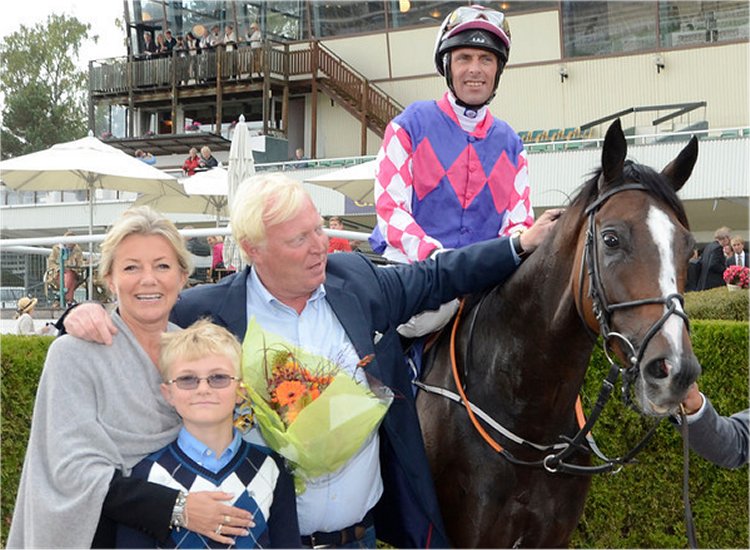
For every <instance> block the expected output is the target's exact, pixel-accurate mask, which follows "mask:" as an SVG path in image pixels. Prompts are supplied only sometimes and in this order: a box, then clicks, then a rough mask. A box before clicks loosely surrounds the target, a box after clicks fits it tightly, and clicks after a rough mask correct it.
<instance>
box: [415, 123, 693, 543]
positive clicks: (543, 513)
mask: <svg viewBox="0 0 750 550" xmlns="http://www.w3.org/2000/svg"><path fill="white" fill-rule="evenodd" d="M626 152H627V144H626V141H625V137H624V135H623V132H622V129H621V126H620V123H619V121H616V122H615V123H614V124H612V126H610V128H609V130H608V131H607V134H606V137H605V140H604V145H603V149H602V167H601V168H600V169H599V170H598V171H597V172H596V173H595V175H594V176H593V177H592V179H591V180H590V181H589V182H588V183H586V184H584V186H583V188H582V190H581V191H580V193H579V194H578V195H577V196H576V197H575V198H574V199H573V200H572V201H571V204H570V206H569V207H568V208H567V209H566V211H565V213H564V214H563V215H562V217H561V218H560V220H559V222H558V224H557V227H556V232H555V234H554V235H553V236H552V237H551V238H550V239H548V240H547V241H546V242H545V243H543V244H542V246H540V247H539V248H538V249H537V250H536V251H535V252H534V253H533V254H532V255H531V256H530V257H529V258H528V260H526V261H525V262H524V263H523V264H522V265H521V266H520V267H519V269H518V271H517V272H516V273H515V274H514V275H513V277H511V279H510V280H508V281H507V282H506V283H505V284H504V285H502V286H500V287H497V288H495V289H493V290H492V291H490V292H489V293H488V294H486V295H485V296H484V297H483V298H482V299H481V300H480V299H478V297H472V298H473V300H468V301H467V306H466V308H465V309H464V311H463V312H462V313H461V321H460V322H459V324H458V325H457V327H456V334H455V348H456V353H455V355H456V356H457V359H456V363H457V365H458V369H457V372H458V373H459V374H458V376H460V379H461V384H462V386H463V387H464V388H465V395H466V399H467V400H468V401H470V402H471V403H473V404H474V405H475V406H476V407H478V408H479V409H481V410H482V411H484V412H485V413H486V414H487V415H488V416H489V417H490V418H491V419H493V420H494V421H496V422H497V423H499V424H500V425H501V426H503V427H504V428H507V429H508V430H510V432H512V433H513V434H515V435H516V436H518V437H520V438H523V439H524V440H526V441H529V442H533V443H536V444H544V445H547V444H553V443H559V442H560V441H561V437H560V436H567V437H573V436H574V435H575V434H576V432H577V429H578V425H577V423H576V417H575V413H574V405H575V401H576V397H577V395H578V392H579V390H580V388H581V384H582V382H583V378H584V374H585V371H586V368H587V366H588V362H589V359H590V356H591V353H592V350H593V346H594V336H595V333H602V332H604V333H605V334H606V335H607V337H606V339H605V340H606V342H607V344H608V349H609V354H611V355H612V357H614V358H615V359H619V363H620V364H622V365H625V366H628V367H629V368H627V369H626V371H625V372H626V374H627V376H628V377H629V378H630V380H631V381H632V394H633V397H634V401H635V404H636V406H637V407H638V408H639V409H640V410H641V412H642V413H643V414H645V415H650V416H664V415H666V414H668V412H673V411H675V410H676V409H677V407H678V405H679V403H680V401H681V400H682V398H683V397H684V395H685V394H686V392H687V389H688V387H689V385H690V384H691V383H692V382H693V381H695V379H696V378H697V377H698V374H699V373H700V366H699V364H698V361H697V359H696V358H695V355H694V354H693V351H692V347H691V344H690V337H689V333H688V323H687V318H686V317H685V315H684V313H683V310H682V296H681V294H680V293H681V292H682V291H683V290H684V286H685V281H686V272H687V266H688V258H689V257H690V253H691V251H692V247H693V239H692V236H691V234H690V232H689V230H688V222H687V218H686V215H685V211H684V209H683V207H682V205H681V203H680V201H679V199H678V198H677V194H676V192H677V191H678V190H679V189H680V188H681V187H682V186H683V184H684V183H685V182H686V181H687V179H688V177H689V176H690V174H691V172H692V169H693V166H694V164H695V161H696V159H697V155H698V145H697V140H696V139H695V138H693V140H691V141H690V142H689V143H688V145H687V146H686V147H685V148H684V149H683V150H682V152H681V153H680V154H679V155H678V156H677V158H676V159H675V160H673V161H672V162H671V163H670V164H669V165H668V166H667V167H666V168H664V170H663V171H662V172H661V173H657V172H656V171H654V170H652V169H651V168H649V167H646V166H643V165H639V164H636V163H633V162H632V161H629V160H626ZM592 281H593V283H592ZM449 348H450V334H448V333H446V334H443V335H442V336H441V337H440V339H439V340H438V343H437V344H436V345H435V346H434V347H433V348H432V350H430V352H429V353H428V354H427V355H426V357H425V372H426V375H425V377H424V380H423V381H424V382H425V383H426V384H430V385H432V386H434V387H440V388H446V389H449V390H451V391H452V392H457V391H458V389H457V387H456V383H455V382H454V375H453V374H452V368H451V360H450V349H449ZM614 366H615V370H614V372H615V373H617V368H616V367H617V362H615V363H614ZM625 376H626V375H623V378H625ZM417 408H418V412H419V417H420V422H421V424H422V433H423V436H424V441H425V446H426V449H427V454H428V456H429V459H430V464H431V468H432V473H433V477H434V480H435V486H436V490H437V493H438V498H439V500H440V506H441V509H442V512H443V519H444V521H445V524H446V529H447V531H448V535H449V537H450V538H451V541H452V543H453V544H454V546H456V547H463V548H472V547H484V548H512V547H563V546H567V544H568V541H569V539H570V536H571V534H572V532H573V530H574V529H575V526H576V525H577V523H578V519H579V517H580V515H581V513H582V511H583V505H584V500H585V498H586V494H587V492H588V488H589V482H590V476H586V475H572V474H570V473H565V472H560V471H555V472H552V471H549V470H548V469H547V468H545V467H544V466H546V464H547V463H546V462H544V464H543V465H542V464H541V462H543V459H544V458H545V454H547V452H546V451H541V450H539V449H537V448H532V447H530V446H528V445H519V444H517V443H514V442H513V441H512V440H510V439H508V438H506V437H503V436H501V435H499V434H497V433H496V432H493V433H494V436H493V437H494V439H495V440H497V442H498V443H500V445H502V446H503V448H504V449H506V450H507V451H509V452H510V453H512V456H514V457H516V458H517V459H520V460H523V461H529V462H534V463H536V466H529V465H517V464H515V463H512V462H511V461H509V460H508V459H507V458H506V457H505V456H500V455H499V454H498V453H497V452H496V451H495V450H493V448H491V447H490V445H489V444H488V443H486V442H485V441H483V439H482V438H481V437H480V435H479V434H478V433H477V431H476V430H475V428H474V427H473V426H472V423H471V421H470V419H469V416H468V413H467V410H466V408H465V407H464V406H463V405H460V404H457V403H455V402H454V401H451V400H449V399H446V398H445V397H442V396H439V395H433V394H431V393H426V392H424V391H420V393H419V395H418V397H417ZM483 425H484V427H485V429H487V431H488V432H489V431H490V428H487V424H483ZM570 462H571V463H572V464H577V465H583V466H585V465H587V464H590V457H589V455H588V454H587V453H584V452H577V453H575V454H573V455H572V456H571V458H570ZM551 470H554V468H551Z"/></svg>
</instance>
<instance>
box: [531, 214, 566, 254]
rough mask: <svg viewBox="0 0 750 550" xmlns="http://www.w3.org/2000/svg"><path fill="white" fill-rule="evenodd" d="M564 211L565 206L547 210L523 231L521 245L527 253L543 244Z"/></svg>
mask: <svg viewBox="0 0 750 550" xmlns="http://www.w3.org/2000/svg"><path fill="white" fill-rule="evenodd" d="M563 212H565V209H564V208H553V209H551V210H545V211H544V213H543V214H542V215H541V216H539V218H538V219H537V220H536V221H535V222H534V225H532V226H531V227H529V228H528V229H527V230H526V231H524V232H523V233H521V247H522V248H523V250H524V251H525V252H526V253H527V254H530V253H532V252H534V250H536V247H537V246H539V245H540V244H542V242H543V241H544V240H545V239H546V238H547V236H548V235H549V234H550V233H551V232H552V230H553V229H554V227H555V225H556V224H557V220H558V218H559V217H560V216H561V215H562V213H563Z"/></svg>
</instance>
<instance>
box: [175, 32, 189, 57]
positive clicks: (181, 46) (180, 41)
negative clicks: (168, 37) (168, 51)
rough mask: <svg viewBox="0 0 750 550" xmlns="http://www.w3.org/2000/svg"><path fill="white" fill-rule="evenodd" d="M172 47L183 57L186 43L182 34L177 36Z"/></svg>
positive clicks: (185, 51) (185, 53)
mask: <svg viewBox="0 0 750 550" xmlns="http://www.w3.org/2000/svg"><path fill="white" fill-rule="evenodd" d="M174 49H175V51H176V52H177V55H178V56H179V57H185V56H186V55H187V44H186V43H185V38H184V37H183V36H182V35H178V36H177V40H176V42H175V45H174Z"/></svg>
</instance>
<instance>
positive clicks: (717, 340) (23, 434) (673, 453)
mask: <svg viewBox="0 0 750 550" xmlns="http://www.w3.org/2000/svg"><path fill="white" fill-rule="evenodd" d="M733 294H738V293H733ZM50 342H51V338H44V337H33V336H31V337H29V336H10V335H3V336H1V337H0V352H1V355H0V361H1V363H2V434H1V435H2V438H1V442H2V448H1V450H2V489H3V490H2V518H3V522H2V531H1V533H0V546H2V547H4V546H5V540H6V537H7V533H8V526H9V525H10V520H11V517H12V513H13V502H14V499H15V493H16V489H17V486H18V479H19V476H20V473H21V465H22V464H23V455H24V452H25V448H26V442H27V440H28V427H29V422H30V419H31V411H32V407H33V400H34V394H35V391H36V385H37V380H38V378H39V374H40V372H41V368H42V364H43V362H44V355H45V353H46V350H47V347H48V346H49V343H50ZM693 346H694V349H695V353H696V355H697V356H698V359H699V360H700V361H701V364H702V365H703V368H704V372H703V375H702V376H701V380H700V386H701V389H702V390H703V391H704V392H705V393H706V395H708V396H710V398H711V400H712V402H713V403H714V404H715V406H716V408H717V409H718V410H719V412H721V413H723V414H731V413H732V412H735V411H737V410H740V409H743V408H746V407H747V406H748V399H747V393H748V325H747V323H739V322H723V321H719V322H706V321H695V322H693ZM605 375H606V366H605V363H604V359H603V357H602V354H601V352H599V351H598V350H597V351H596V352H595V353H594V356H593V358H592V363H591V366H590V368H589V372H588V374H587V378H586V384H585V387H584V392H583V395H584V406H585V407H587V408H588V406H589V405H590V403H589V401H590V400H594V399H595V398H596V395H597V394H598V391H599V386H600V383H601V380H602V378H604V376H605ZM61 421H64V419H61ZM648 424H649V423H648V421H645V420H643V419H642V418H641V417H640V416H639V415H637V414H636V413H634V412H632V411H630V410H628V409H625V408H624V407H623V406H622V404H621V403H619V402H617V400H616V397H615V396H613V399H612V400H611V401H610V403H609V405H608V406H607V408H606V409H605V413H604V414H603V415H602V417H601V419H600V421H599V422H598V423H597V425H596V427H595V430H594V435H595V436H596V439H597V442H598V443H599V445H600V446H601V447H602V449H603V450H604V452H605V453H607V454H609V455H610V456H619V455H621V454H622V453H623V452H625V451H626V450H627V449H629V448H630V446H631V445H633V444H634V443H635V442H636V441H637V440H638V436H640V435H642V434H643V433H644V430H645V429H646V428H647V427H648ZM681 479H682V447H681V439H680V436H679V434H678V433H677V430H676V429H675V428H674V427H672V426H671V425H670V424H669V423H668V422H667V421H664V422H663V423H662V425H661V426H660V428H659V430H658V432H657V434H656V436H655V437H654V438H653V439H652V441H651V442H650V443H649V445H648V446H647V447H646V449H645V450H644V451H642V452H641V454H640V455H639V456H638V464H634V465H631V466H628V467H626V468H624V469H623V470H622V471H621V472H620V473H619V474H616V475H611V474H604V475H598V476H596V477H594V479H593V483H592V487H591V492H590V493H589V497H588V500H587V502H586V508H585V511H584V515H583V517H582V519H581V522H580V524H579V526H578V529H577V530H576V532H575V534H574V537H573V540H572V541H571V545H572V546H574V547H578V548H635V547H641V548H681V547H685V546H687V538H686V536H685V527H684V521H683V505H682V494H681ZM690 491H691V503H692V506H693V513H694V516H695V524H696V532H697V537H698V543H699V545H700V546H701V547H704V548H748V468H741V469H739V470H724V469H721V468H718V467H716V466H714V465H712V464H710V463H708V462H706V461H705V460H703V459H701V458H700V457H698V456H696V455H695V454H693V453H691V457H690ZM550 519H552V518H550Z"/></svg>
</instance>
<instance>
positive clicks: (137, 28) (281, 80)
mask: <svg viewBox="0 0 750 550" xmlns="http://www.w3.org/2000/svg"><path fill="white" fill-rule="evenodd" d="M468 3H478V4H485V5H489V6H492V7H495V8H501V9H503V10H505V11H506V13H507V16H508V20H509V23H510V27H511V31H512V39H513V45H512V50H511V53H510V60H509V63H508V65H507V68H506V70H505V73H504V74H503V77H502V79H501V82H500V87H499V92H498V94H497V96H496V98H495V99H494V100H493V103H492V104H491V106H490V108H491V110H492V112H493V113H494V114H495V115H496V116H498V117H500V118H502V119H503V120H506V121H507V122H509V123H510V124H511V126H513V127H514V128H515V129H516V130H517V131H518V132H519V134H520V135H521V137H522V138H523V140H524V142H525V143H526V146H527V149H528V151H529V159H530V160H529V165H530V173H531V185H532V202H533V203H534V206H535V209H536V210H537V213H538V212H539V211H540V210H542V209H545V208H549V207H554V206H560V205H563V204H564V203H565V201H566V200H567V198H568V197H569V196H570V195H571V194H572V193H573V192H574V190H575V188H576V187H577V186H578V185H579V184H580V183H581V182H582V181H583V178H584V177H585V176H586V175H587V174H588V173H589V171H590V170H591V169H593V168H594V167H595V166H596V165H597V164H598V158H597V157H598V148H599V146H600V144H601V138H602V137H603V133H604V131H605V130H606V128H607V126H608V124H609V123H610V122H611V121H612V120H613V119H614V118H620V119H621V120H622V123H623V127H624V128H625V129H626V133H627V135H628V138H629V141H630V143H631V145H632V147H631V154H633V155H638V157H637V158H638V160H639V161H641V162H646V163H649V164H652V165H654V166H659V165H660V163H661V159H662V158H663V159H665V162H666V159H669V158H671V156H673V155H672V152H673V151H674V150H675V149H676V148H679V146H680V141H683V142H684V140H686V139H688V138H689V136H690V135H693V134H697V135H699V136H700V138H701V153H700V157H699V161H698V166H697V167H696V174H695V176H694V178H693V179H692V180H691V182H690V183H689V185H688V186H687V187H686V189H685V190H684V191H683V192H682V193H681V196H682V198H683V199H684V200H685V202H686V206H687V210H688V215H689V217H690V222H691V228H692V230H693V231H694V233H695V234H696V237H697V239H698V241H699V242H707V241H709V240H711V234H712V233H713V230H714V229H715V228H716V227H718V226H720V225H725V224H726V225H730V226H731V227H732V228H733V229H734V230H736V231H737V232H738V233H740V234H742V235H744V236H745V237H746V238H747V237H748V195H749V193H748V178H749V174H748V164H749V156H750V155H749V153H748V151H750V135H749V131H748V128H750V112H749V110H750V97H749V95H750V94H749V93H748V75H747V70H748V49H749V46H750V42H749V40H748V39H749V32H748V29H749V22H750V13H749V11H750V7H749V5H748V2H746V1H744V0H742V1H720V2H719V1H711V2H706V1H690V0H687V1H682V0H681V1H672V0H659V1H650V0H649V1H636V2H619V1H611V2H605V1H601V2H573V1H569V0H568V1H557V2H552V1H544V2H531V1H523V2H519V1H508V2H502V3H500V2H483V1H477V2H455V1H453V2H451V1H449V2H444V1H429V0H428V1H418V0H413V1H408V0H400V1H394V0H383V1H370V2H355V1H338V2H312V1H309V0H292V1H285V2H271V1H235V2H230V1H223V2H222V1H218V2H194V1H187V0H169V1H167V0H149V1H145V0H126V1H125V2H124V3H123V4H124V13H123V16H124V17H123V21H124V22H125V24H124V28H123V37H124V38H125V39H126V42H127V44H128V51H127V56H124V57H122V58H117V59H95V60H91V61H90V65H89V67H90V68H89V77H90V80H89V90H90V109H89V118H90V126H91V129H92V130H93V131H94V133H95V135H97V136H102V137H103V138H104V139H105V140H106V141H108V142H110V143H112V144H113V145H115V146H119V147H121V148H122V149H124V150H126V151H129V150H130V149H132V148H133V147H136V144H137V145H138V148H142V149H144V150H149V149H153V151H152V152H153V153H154V154H156V155H157V159H158V162H157V167H159V168H163V169H167V170H174V169H176V168H177V167H179V166H180V165H181V163H182V160H183V159H184V157H185V156H187V152H188V148H189V146H190V145H191V144H194V143H200V142H202V141H205V142H207V143H209V142H210V144H211V147H212V149H213V150H214V154H215V156H217V158H219V159H220V160H222V161H224V163H225V164H226V154H227V150H228V143H229V141H228V140H229V139H231V136H232V132H233V127H234V126H233V124H234V123H235V122H236V120H237V119H238V117H239V115H240V114H243V115H244V116H245V118H246V119H247V120H248V121H249V124H250V126H251V128H252V131H253V133H254V134H255V136H254V139H256V142H257V150H256V153H257V156H256V161H257V162H258V163H259V166H261V167H263V166H265V167H266V168H267V169H277V168H278V169H283V168H292V167H293V166H287V165H286V161H287V160H288V159H290V158H292V157H293V152H294V150H295V149H296V148H298V147H301V148H303V149H304V150H305V152H306V154H307V156H309V157H310V158H311V159H315V160H313V161H312V163H311V165H310V167H309V169H306V170H300V171H296V172H295V173H294V175H295V176H298V177H300V179H306V178H307V177H308V176H309V177H312V176H314V175H319V174H321V173H325V172H326V171H332V170H335V169H337V166H336V165H335V164H345V163H341V162H332V159H353V160H352V162H356V161H357V160H358V159H359V160H366V159H371V158H372V156H373V155H375V154H376V153H377V150H378V148H379V146H380V143H381V138H382V134H383V130H384V128H385V125H386V124H387V122H388V121H389V120H390V118H392V117H393V116H394V115H395V114H397V113H398V112H400V110H401V109H403V107H404V106H406V105H408V104H410V103H411V102H413V101H417V100H425V99H437V98H439V97H440V96H441V95H442V94H443V93H444V91H445V82H444V80H443V79H442V78H441V77H439V76H438V75H437V73H436V71H435V68H434V65H433V47H434V43H435V34H436V32H437V29H438V26H439V24H440V22H441V21H442V18H443V17H445V15H446V14H447V13H448V12H449V11H450V10H452V9H453V8H455V7H457V6H459V5H466V4H468ZM501 4H502V6H501ZM252 22H258V23H259V24H260V27H261V30H262V34H263V41H262V44H261V47H260V48H250V45H249V44H248V43H246V42H244V41H243V37H244V36H245V34H246V31H247V29H248V27H249V25H250V24H251V23H252ZM227 25H232V26H233V28H234V29H235V33H236V36H237V43H235V44H233V45H232V46H231V47H227V46H224V45H220V46H217V47H216V48H212V49H206V50H205V51H203V52H201V53H200V54H198V55H196V56H189V55H182V54H181V53H179V52H177V51H173V52H172V53H171V54H169V55H166V56H161V57H155V56H148V55H146V54H145V52H144V51H143V38H142V35H143V33H144V32H152V33H159V32H163V31H164V30H166V29H170V30H171V31H172V33H173V34H174V35H175V36H177V35H186V34H187V33H188V32H193V33H194V34H200V33H205V32H209V30H210V29H211V28H212V27H214V26H218V27H219V28H220V29H221V30H222V31H223V29H224V28H225V27H226V26H227ZM129 148H130V149H129ZM347 163H348V161H347ZM97 193H99V194H100V196H97V203H98V204H99V205H101V206H100V207H98V211H97V218H96V219H95V225H96V227H97V230H98V231H104V229H105V228H106V226H107V225H108V223H109V221H111V219H113V217H114V216H116V215H117V213H119V211H121V210H122V209H124V208H126V207H127V206H128V205H129V204H130V203H132V200H133V199H134V197H131V196H127V195H122V194H119V195H118V194H117V193H115V192H110V191H106V190H100V191H97ZM77 200H80V197H75V196H70V195H68V194H63V193H60V192H57V193H40V192H37V193H27V194H24V193H15V192H9V191H7V190H5V189H2V190H1V191H0V202H1V203H2V204H1V205H0V208H2V227H0V231H1V232H2V236H3V238H8V237H23V236H38V235H55V234H62V233H63V229H67V228H73V229H74V230H79V232H81V233H83V232H84V227H85V224H86V217H85V216H80V218H79V217H78V215H77V214H76V213H77V212H83V211H84V208H85V203H77V202H76V201H77ZM319 207H320V209H321V213H323V214H324V215H329V214H330V215H333V214H336V215H344V216H345V217H347V219H348V220H349V221H350V224H349V227H350V228H351V227H355V221H356V223H357V225H356V226H359V227H362V228H366V227H367V226H368V225H371V224H372V223H373V222H374V217H373V216H372V209H369V210H368V209H366V208H365V209H362V208H355V207H353V206H352V205H351V201H346V200H345V199H343V198H340V197H339V198H335V197H334V198H332V196H329V195H327V194H325V193H322V194H321V198H320V203H319ZM175 219H176V220H177V221H178V222H180V223H191V224H193V225H196V226H198V227H201V226H206V225H208V224H210V223H211V222H212V220H211V219H210V216H209V217H207V218H202V217H200V215H195V214H193V215H188V214H184V215H177V216H175Z"/></svg>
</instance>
